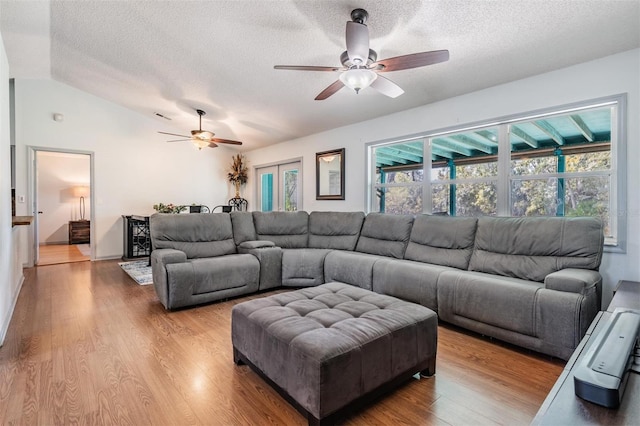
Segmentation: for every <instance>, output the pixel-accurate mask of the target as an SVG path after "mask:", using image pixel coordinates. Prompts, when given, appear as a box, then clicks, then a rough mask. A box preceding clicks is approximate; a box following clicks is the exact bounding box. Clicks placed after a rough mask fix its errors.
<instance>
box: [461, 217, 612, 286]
mask: <svg viewBox="0 0 640 426" xmlns="http://www.w3.org/2000/svg"><path fill="white" fill-rule="evenodd" d="M603 243H604V233H603V224H602V221H600V220H598V219H595V218H584V217H580V218H577V217H576V218H556V217H482V218H480V219H478V229H477V231H476V240H475V247H474V251H473V255H472V256H471V261H470V263H469V270H471V271H480V272H487V273H490V274H496V275H505V276H511V277H516V278H522V279H525V280H531V281H538V282H542V281H544V278H545V277H546V276H547V275H549V274H550V273H552V272H556V271H559V270H561V269H564V268H581V269H592V270H597V269H598V268H599V267H600V261H601V260H602V245H603Z"/></svg>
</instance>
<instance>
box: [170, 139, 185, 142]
mask: <svg viewBox="0 0 640 426" xmlns="http://www.w3.org/2000/svg"><path fill="white" fill-rule="evenodd" d="M190 140H191V139H174V140H171V141H167V142H184V141H190Z"/></svg>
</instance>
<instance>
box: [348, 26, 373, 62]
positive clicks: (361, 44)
mask: <svg viewBox="0 0 640 426" xmlns="http://www.w3.org/2000/svg"><path fill="white" fill-rule="evenodd" d="M346 39H347V55H349V60H350V61H351V63H352V64H353V65H365V64H366V63H367V60H368V58H369V28H367V26H366V25H365V24H359V23H357V22H353V21H348V22H347V34H346Z"/></svg>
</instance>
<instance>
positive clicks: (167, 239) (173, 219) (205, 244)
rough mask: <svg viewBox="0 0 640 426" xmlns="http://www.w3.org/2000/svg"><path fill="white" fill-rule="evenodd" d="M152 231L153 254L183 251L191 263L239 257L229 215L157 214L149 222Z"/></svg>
mask: <svg viewBox="0 0 640 426" xmlns="http://www.w3.org/2000/svg"><path fill="white" fill-rule="evenodd" d="M149 228H150V234H151V240H152V241H153V248H154V250H157V249H175V250H180V251H182V252H184V253H185V254H186V255H187V258H189V259H195V258H202V257H212V256H223V255H225V254H233V253H236V245H235V243H234V240H233V231H232V228H231V218H230V217H229V215H228V214H226V213H213V214H204V213H200V214H195V213H194V214H163V213H156V214H154V215H152V216H151V217H150V218H149Z"/></svg>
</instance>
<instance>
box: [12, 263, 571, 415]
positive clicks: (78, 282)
mask: <svg viewBox="0 0 640 426" xmlns="http://www.w3.org/2000/svg"><path fill="white" fill-rule="evenodd" d="M280 291H283V290H280ZM261 296H262V295H252V296H249V297H245V298H241V299H234V300H231V301H227V302H222V303H214V304H211V305H207V306H202V307H197V308H192V309H186V310H182V311H177V312H167V311H165V310H164V308H163V307H162V305H160V303H159V302H158V300H157V298H156V295H155V292H154V289H153V286H139V285H137V284H135V282H134V281H133V280H131V279H130V278H129V277H128V276H127V275H126V274H125V273H124V272H123V271H122V270H121V269H120V268H119V267H118V265H117V261H102V262H80V263H67V264H60V265H51V266H44V267H42V266H40V267H36V268H30V269H26V270H25V282H24V284H23V287H22V291H21V294H20V296H19V299H18V302H17V306H16V309H15V312H14V315H13V319H12V321H11V324H10V326H9V330H8V333H7V337H6V340H5V343H4V346H3V347H2V348H0V423H1V424H6V425H13V424H72V423H81V424H94V423H98V424H132V425H142V424H154V425H165V424H166V425H187V424H215V425H236V424H243V425H244V424H250V425H258V424H277V425H280V424H293V425H297V424H305V420H304V418H303V417H302V416H301V415H300V414H299V413H298V412H297V411H295V410H294V409H293V408H292V407H291V406H289V405H288V404H287V403H286V402H285V401H284V400H283V399H282V398H281V397H280V396H279V395H278V394H277V393H276V392H275V391H274V390H273V389H271V388H270V387H269V386H268V385H266V384H265V383H264V382H263V381H262V380H261V379H260V378H259V377H258V376H257V375H256V374H255V373H253V372H252V371H251V370H250V369H249V368H248V367H246V366H240V367H238V366H236V365H235V364H234V363H233V361H232V349H231V336H230V334H231V333H230V328H231V319H230V311H231V308H232V307H233V306H234V305H235V304H237V303H239V302H241V301H243V300H248V299H250V298H255V297H261ZM437 362H438V363H437V373H436V375H435V376H433V377H431V378H429V379H421V380H412V381H411V382H409V383H407V385H405V386H402V387H401V388H399V389H398V390H396V391H395V392H393V393H391V394H389V395H387V396H385V397H383V398H381V399H380V400H378V401H377V402H375V403H374V404H372V405H371V406H369V407H367V408H366V409H364V410H362V411H360V412H358V413H357V414H355V415H354V416H352V417H351V418H348V419H346V420H345V424H350V425H372V424H416V425H419V424H423V425H431V424H451V425H466V424H474V425H477V424H508V425H514V424H529V422H530V421H531V420H532V419H533V417H534V416H535V413H536V412H537V410H538V407H539V406H540V404H541V403H542V401H543V400H544V398H545V396H546V394H547V393H548V392H549V390H550V389H551V387H552V386H553V384H554V382H555V380H556V379H557V377H558V376H559V375H560V373H561V371H562V368H563V365H564V362H562V361H560V360H557V359H552V358H549V357H546V356H542V355H539V354H535V353H529V352H527V351H524V350H520V349H518V348H514V347H512V346H509V345H505V344H500V343H498V342H495V341H491V340H488V339H486V338H482V337H479V336H477V335H475V334H472V333H468V332H465V331H463V330H460V329H457V328H454V327H450V326H440V328H439V342H438V361H437Z"/></svg>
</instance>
